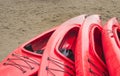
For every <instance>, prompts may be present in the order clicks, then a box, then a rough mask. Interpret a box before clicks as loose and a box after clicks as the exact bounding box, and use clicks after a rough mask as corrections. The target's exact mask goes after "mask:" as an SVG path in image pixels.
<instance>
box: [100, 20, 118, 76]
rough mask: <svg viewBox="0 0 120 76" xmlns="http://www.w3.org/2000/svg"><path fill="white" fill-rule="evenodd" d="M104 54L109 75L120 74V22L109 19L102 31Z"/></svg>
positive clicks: (116, 75) (115, 75)
mask: <svg viewBox="0 0 120 76" xmlns="http://www.w3.org/2000/svg"><path fill="white" fill-rule="evenodd" d="M102 40H103V47H104V54H105V59H106V64H107V68H108V71H109V74H110V76H120V24H119V23H118V21H117V19H116V18H112V19H110V20H109V21H108V22H107V24H106V25H105V26H104V31H103V33H102Z"/></svg>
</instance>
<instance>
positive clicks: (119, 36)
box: [117, 29, 120, 41]
mask: <svg viewBox="0 0 120 76" xmlns="http://www.w3.org/2000/svg"><path fill="white" fill-rule="evenodd" d="M117 36H118V39H119V41H120V30H118V29H117Z"/></svg>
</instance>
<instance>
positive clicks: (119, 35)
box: [0, 14, 120, 76]
mask: <svg viewBox="0 0 120 76" xmlns="http://www.w3.org/2000/svg"><path fill="white" fill-rule="evenodd" d="M101 23H102V21H101V18H100V16H99V15H90V16H88V15H85V14H84V15H80V16H77V17H74V18H72V19H69V20H67V21H65V22H64V23H62V24H61V25H59V26H58V27H55V28H52V29H50V30H48V31H46V32H44V33H42V34H40V35H38V36H36V37H34V38H33V39H31V40H29V41H28V42H26V43H24V44H23V45H21V46H20V47H18V48H17V49H15V50H14V51H12V52H11V53H10V54H9V55H8V56H7V57H6V58H5V59H3V60H2V61H1V62H0V76H120V67H119V66H120V24H119V22H118V20H117V19H116V18H115V17H114V18H111V19H110V20H109V21H108V22H107V23H106V24H105V25H104V26H102V24H101Z"/></svg>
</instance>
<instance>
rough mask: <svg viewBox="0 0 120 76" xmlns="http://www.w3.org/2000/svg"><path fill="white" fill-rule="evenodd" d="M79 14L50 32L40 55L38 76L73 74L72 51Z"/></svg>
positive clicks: (83, 17)
mask: <svg viewBox="0 0 120 76" xmlns="http://www.w3.org/2000/svg"><path fill="white" fill-rule="evenodd" d="M84 19H85V15H81V16H78V17H75V18H72V19H70V20H68V21H67V22H65V23H63V24H61V26H59V28H58V29H57V30H56V31H55V32H54V34H52V36H51V38H50V40H49V41H48V44H47V46H46V49H45V52H44V54H43V57H42V63H41V67H40V70H39V73H38V76H75V66H74V65H75V64H74V53H75V49H74V48H75V44H76V38H77V35H78V31H79V28H80V26H81V25H82V23H83V22H84Z"/></svg>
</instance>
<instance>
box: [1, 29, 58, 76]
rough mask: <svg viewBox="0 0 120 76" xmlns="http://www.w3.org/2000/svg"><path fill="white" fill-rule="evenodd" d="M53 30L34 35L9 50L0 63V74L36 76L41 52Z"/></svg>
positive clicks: (7, 75)
mask: <svg viewBox="0 0 120 76" xmlns="http://www.w3.org/2000/svg"><path fill="white" fill-rule="evenodd" d="M55 30H56V28H53V29H51V30H49V31H46V32H44V33H42V34H40V35H38V36H36V37H34V38H33V39H31V40H29V41H28V42H26V43H24V44H23V45H21V46H20V47H18V48H17V49H15V50H14V51H13V52H11V53H10V54H9V55H8V56H7V57H6V58H5V59H4V60H3V61H2V62H1V63H0V76H37V73H38V69H39V67H40V63H41V58H42V53H43V52H44V49H45V48H46V44H47V42H48V40H49V38H50V36H51V35H52V33H53V32H54V31H55Z"/></svg>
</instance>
